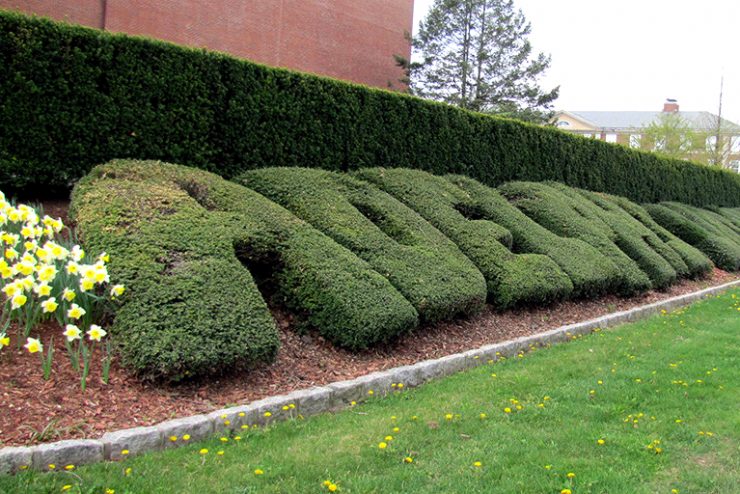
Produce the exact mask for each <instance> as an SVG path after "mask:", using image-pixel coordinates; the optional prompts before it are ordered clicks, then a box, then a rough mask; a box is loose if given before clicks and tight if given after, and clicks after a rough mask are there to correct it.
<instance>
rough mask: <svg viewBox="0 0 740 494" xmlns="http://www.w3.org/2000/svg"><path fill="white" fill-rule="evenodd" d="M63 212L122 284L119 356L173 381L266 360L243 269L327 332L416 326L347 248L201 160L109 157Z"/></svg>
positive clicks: (356, 345)
mask: <svg viewBox="0 0 740 494" xmlns="http://www.w3.org/2000/svg"><path fill="white" fill-rule="evenodd" d="M72 213H73V215H74V217H75V219H76V221H77V224H78V230H79V232H80V235H81V237H82V240H83V241H84V244H85V245H86V247H87V248H89V249H92V250H96V251H97V250H106V251H107V252H109V253H110V256H111V263H110V269H111V275H112V276H113V277H115V279H116V280H121V281H122V282H123V283H126V284H127V285H128V286H129V291H128V294H127V297H125V298H124V302H125V303H124V304H123V306H122V307H121V308H120V310H119V311H118V312H117V313H116V317H115V321H114V323H113V326H112V328H111V331H112V334H113V336H114V340H115V341H116V342H117V344H118V346H119V350H120V354H121V357H122V361H123V363H124V365H126V366H128V367H130V368H132V369H133V370H135V371H136V372H137V373H139V374H141V375H143V376H145V377H149V378H157V379H168V380H180V379H183V378H186V377H190V376H199V375H207V374H213V373H217V372H221V371H223V370H225V369H232V368H235V367H248V366H251V365H253V364H255V363H257V362H265V361H270V360H271V359H272V358H273V357H274V356H275V353H276V351H277V348H278V338H277V332H276V329H275V324H274V322H273V320H272V317H271V315H270V312H269V311H268V308H267V305H266V303H265V301H264V299H263V297H262V295H261V294H260V292H259V291H258V287H257V285H256V284H255V281H254V279H253V278H252V276H251V275H250V272H249V271H248V269H245V266H244V264H245V263H246V264H247V266H249V268H250V269H253V270H255V271H259V272H262V273H268V275H267V276H266V277H265V280H264V282H265V283H269V284H273V285H274V286H275V287H276V290H277V292H276V295H275V296H276V297H279V298H280V299H281V300H279V302H280V303H284V304H285V305H287V306H288V307H290V308H292V309H293V310H295V311H296V312H297V313H298V314H299V315H300V316H303V317H305V318H306V320H307V322H308V323H309V324H310V325H312V326H314V327H316V328H318V330H319V331H320V332H321V333H322V334H323V335H325V336H326V337H327V338H328V339H329V340H331V341H333V342H335V343H337V344H339V345H342V346H346V347H349V348H352V349H361V348H365V347H367V346H368V345H371V344H373V343H377V342H378V341H381V340H385V339H388V338H390V337H392V336H395V335H397V334H399V333H402V332H404V331H408V330H409V329H412V328H413V327H415V326H416V325H417V323H418V316H417V313H416V311H415V309H414V308H413V307H412V305H411V304H410V303H409V302H408V301H407V300H406V299H405V298H404V297H403V296H402V295H401V294H400V293H399V292H398V291H397V290H396V289H395V288H393V286H391V284H390V283H389V282H388V281H387V280H386V279H385V278H384V277H383V276H381V275H380V274H378V273H377V272H375V271H373V269H372V268H371V267H370V266H369V265H368V264H367V263H366V262H364V261H362V260H361V259H359V258H357V256H355V255H354V254H352V253H351V252H350V251H348V250H347V249H345V248H343V247H341V246H340V245H338V244H337V243H336V242H334V241H332V240H331V239H330V238H328V237H327V236H325V235H323V234H322V233H320V232H318V231H317V230H316V229H314V228H312V227H311V226H309V225H307V224H306V223H305V222H303V221H301V220H299V219H298V218H296V217H295V216H294V215H292V214H291V213H289V212H288V211H286V210H285V209H284V208H282V207H280V206H278V205H277V204H275V203H273V202H271V201H269V200H268V199H266V198H264V197H263V196H261V195H260V194H258V193H256V192H254V191H251V190H249V189H247V188H245V187H242V186H240V185H237V184H235V183H231V182H227V181H225V180H223V179H222V178H220V177H218V176H216V175H213V174H211V173H208V172H204V171H201V170H195V169H190V168H186V167H181V166H177V165H170V164H165V163H160V162H153V161H148V162H139V161H114V162H110V163H108V164H105V165H101V166H98V167H96V168H95V169H93V171H92V172H91V173H90V175H88V176H87V177H86V178H84V179H83V180H82V181H81V182H80V183H79V184H78V186H77V187H76V189H75V191H74V194H73V202H72Z"/></svg>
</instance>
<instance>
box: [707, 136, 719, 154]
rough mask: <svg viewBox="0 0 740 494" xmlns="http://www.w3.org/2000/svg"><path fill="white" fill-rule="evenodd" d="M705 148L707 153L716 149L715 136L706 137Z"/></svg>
mask: <svg viewBox="0 0 740 494" xmlns="http://www.w3.org/2000/svg"><path fill="white" fill-rule="evenodd" d="M706 147H707V152H708V153H713V152H714V148H716V147H717V136H709V137H707V141H706Z"/></svg>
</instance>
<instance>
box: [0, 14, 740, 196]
mask: <svg viewBox="0 0 740 494" xmlns="http://www.w3.org/2000/svg"><path fill="white" fill-rule="evenodd" d="M0 67H2V70H1V71H0V101H2V102H3V104H2V105H1V106H0V189H3V190H4V191H5V192H7V193H11V192H26V193H30V192H31V191H34V192H35V191H38V190H44V191H45V192H46V193H49V192H50V191H51V190H52V189H56V190H57V191H63V192H66V190H68V188H69V187H71V184H73V183H74V181H75V180H77V179H78V178H80V177H82V176H84V175H85V174H86V173H87V172H88V171H89V170H90V169H92V167H93V166H94V165H96V164H99V163H103V162H105V161H108V160H110V159H114V158H120V157H129V158H140V159H161V160H167V161H172V162H177V163H181V164H184V165H189V166H194V167H198V168H204V169H207V170H210V171H213V172H215V173H218V174H219V175H221V176H224V177H227V178H231V177H234V176H236V175H238V174H240V173H242V172H244V171H246V170H250V169H254V168H260V167H266V166H311V167H317V168H324V169H329V170H336V171H340V170H341V171H347V170H349V169H356V168H360V167H365V166H385V167H391V166H394V167H395V166H403V167H407V168H418V169H423V170H427V171H430V172H433V173H436V174H440V175H441V174H446V173H455V174H464V175H468V176H470V177H473V178H476V179H478V180H480V181H481V182H483V183H485V184H487V185H490V186H496V185H499V184H502V183H505V182H508V181H511V180H531V181H542V180H555V181H558V182H563V183H566V184H569V185H571V186H575V187H581V188H584V189H588V190H594V191H603V192H609V193H612V194H617V195H621V196H625V197H628V198H630V199H632V200H633V201H639V202H660V201H669V200H673V201H684V202H688V203H692V204H696V205H709V204H716V205H718V206H729V207H737V206H740V175H737V174H733V173H730V172H729V171H723V170H718V169H716V168H713V167H706V166H699V165H696V164H693V163H689V162H686V161H680V160H670V159H665V158H661V157H658V156H657V155H655V154H652V153H645V152H640V151H635V150H631V149H627V148H625V147H624V146H619V145H613V144H607V143H604V142H599V141H595V140H589V139H584V138H582V137H580V136H575V135H572V134H567V133H565V132H562V131H560V130H557V129H554V128H544V127H539V126H535V125H529V124H524V123H521V122H516V121H513V120H506V119H502V118H495V117H491V116H487V115H482V114H477V113H472V112H468V111H465V110H461V109H458V108H454V107H452V106H448V105H444V104H439V103H433V102H429V101H425V100H422V99H419V98H414V97H410V96H406V95H402V94H398V93H391V92H389V91H385V90H379V89H370V88H366V87H362V86H358V85H353V84H348V83H344V82H340V81H336V80H331V79H327V78H321V77H316V76H312V75H307V74H300V73H297V72H291V71H287V70H282V69H274V68H268V67H264V66H261V65H257V64H254V63H250V62H248V61H245V60H238V59H235V58H232V57H229V56H226V55H223V54H219V53H214V52H206V51H203V50H195V49H188V48H182V47H178V46H176V45H172V44H168V43H164V42H159V41H152V40H147V39H143V38H136V37H129V36H125V35H120V34H110V33H107V32H103V31H98V30H94V29H88V28H83V27H77V26H70V25H67V24H63V23H58V22H53V21H49V20H45V19H40V18H31V17H27V16H23V15H20V14H15V13H9V12H0Z"/></svg>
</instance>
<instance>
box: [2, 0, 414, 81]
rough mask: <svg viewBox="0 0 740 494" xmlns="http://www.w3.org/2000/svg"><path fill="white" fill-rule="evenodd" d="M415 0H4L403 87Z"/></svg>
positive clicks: (101, 25)
mask: <svg viewBox="0 0 740 494" xmlns="http://www.w3.org/2000/svg"><path fill="white" fill-rule="evenodd" d="M413 7H414V1H413V0H0V8H1V9H8V10H18V11H22V12H26V13H31V14H38V15H42V16H47V17H51V18H53V19H57V20H64V21H67V22H71V23H76V24H84V25H86V26H90V27H95V28H98V29H105V30H107V31H113V32H123V33H129V34H137V35H144V36H148V37H151V38H159V39H164V40H167V41H172V42H174V43H178V44H182V45H189V46H195V47H201V48H208V49H211V50H218V51H222V52H227V53H230V54H233V55H236V56H238V57H241V58H247V59H249V60H254V61H256V62H260V63H264V64H267V65H273V66H279V67H289V68H293V69H298V70H301V71H304V72H312V73H316V74H323V75H327V76H330V77H336V78H339V79H345V80H349V81H354V82H359V83H363V84H368V85H370V86H377V87H383V88H386V87H389V84H392V85H393V87H396V88H399V87H401V84H400V83H399V82H398V80H399V79H400V78H401V77H402V76H403V73H402V71H401V69H400V68H399V67H397V66H396V64H395V61H394V58H393V55H394V54H397V55H402V56H404V57H406V58H408V57H409V56H410V46H409V44H408V42H407V41H406V39H405V33H406V32H411V30H412V22H413V20H412V19H413Z"/></svg>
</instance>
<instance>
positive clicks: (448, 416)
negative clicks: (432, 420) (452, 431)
mask: <svg viewBox="0 0 740 494" xmlns="http://www.w3.org/2000/svg"><path fill="white" fill-rule="evenodd" d="M452 417H453V416H452V414H451V413H448V414H446V415H445V420H452Z"/></svg>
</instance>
